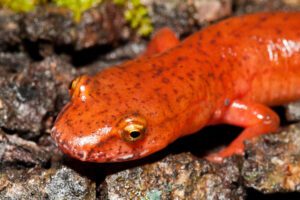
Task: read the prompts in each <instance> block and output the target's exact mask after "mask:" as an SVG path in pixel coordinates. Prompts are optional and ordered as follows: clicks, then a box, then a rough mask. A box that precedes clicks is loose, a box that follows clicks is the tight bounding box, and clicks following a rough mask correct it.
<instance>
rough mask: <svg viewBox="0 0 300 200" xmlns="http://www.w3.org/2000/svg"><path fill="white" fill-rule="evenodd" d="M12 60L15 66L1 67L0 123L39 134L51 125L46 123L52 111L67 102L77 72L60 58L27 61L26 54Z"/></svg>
mask: <svg viewBox="0 0 300 200" xmlns="http://www.w3.org/2000/svg"><path fill="white" fill-rule="evenodd" d="M2 57H4V55H3V54H2ZM10 59H13V61H11V62H7V64H12V65H13V66H7V67H4V68H3V69H1V70H0V71H1V76H0V126H1V127H4V128H5V129H8V130H12V131H19V132H30V133H34V135H35V134H38V133H39V132H40V131H41V130H42V129H47V128H49V127H45V126H44V125H47V123H46V124H45V122H46V121H47V118H48V117H51V116H49V113H51V112H53V113H54V111H55V110H56V109H57V108H56V106H58V107H60V108H61V107H62V104H65V103H66V100H67V95H68V94H67V91H68V90H67V87H68V85H69V82H70V81H71V80H72V79H73V77H74V74H75V71H74V70H72V67H71V66H70V64H68V63H66V62H64V61H63V60H61V59H59V58H58V57H48V58H47V59H45V60H44V61H42V62H38V63H31V62H29V61H28V60H26V59H24V60H23V57H22V56H11V57H10ZM17 59H20V60H17ZM0 60H1V58H0ZM6 60H8V59H7V58H6ZM3 63H4V61H3V60H2V64H3ZM63 99H65V100H63ZM59 104H60V105H59ZM49 125H51V124H49Z"/></svg>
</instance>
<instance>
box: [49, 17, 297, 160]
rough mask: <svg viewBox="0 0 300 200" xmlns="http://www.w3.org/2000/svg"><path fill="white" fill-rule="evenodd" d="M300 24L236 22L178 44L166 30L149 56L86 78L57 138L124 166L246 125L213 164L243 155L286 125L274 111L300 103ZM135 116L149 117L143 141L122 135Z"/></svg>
mask: <svg viewBox="0 0 300 200" xmlns="http://www.w3.org/2000/svg"><path fill="white" fill-rule="evenodd" d="M299 19H300V13H296V12H294V13H293V12H289V13H283V12H278V13H259V14H252V15H246V16H241V17H234V18H230V19H227V20H224V21H222V22H220V23H217V24H215V25H212V26H209V27H208V28H205V29H203V30H201V31H199V32H197V33H195V34H193V35H191V36H190V37H188V38H187V39H185V40H184V41H183V42H181V43H178V44H177V41H176V39H174V38H175V37H174V35H173V34H172V33H170V31H168V30H166V29H165V30H163V31H161V32H160V33H158V34H157V36H155V37H154V40H153V41H152V42H151V43H150V45H149V48H148V50H147V51H146V53H145V54H144V55H142V56H140V57H138V58H137V59H134V60H131V61H129V62H126V63H123V64H120V65H118V66H115V67H111V68H108V69H105V70H103V71H101V72H99V73H98V74H96V75H94V76H90V77H87V76H86V77H83V78H82V79H81V80H80V81H79V83H77V84H76V88H75V89H74V92H73V97H72V99H71V101H70V102H69V103H68V104H67V105H66V107H65V108H64V109H63V111H62V112H61V113H60V115H59V117H58V118H57V120H56V122H55V125H54V128H53V131H52V136H53V138H54V139H55V141H56V142H57V144H58V146H59V147H60V149H62V151H63V152H65V153H66V154H68V155H70V156H72V157H75V158H77V159H80V160H82V161H92V162H120V161H126V160H133V159H138V158H141V157H144V156H147V155H149V154H151V153H153V152H156V151H158V150H160V149H162V148H164V147H165V146H167V145H168V144H170V143H171V142H173V141H174V140H176V139H178V138H179V137H182V136H185V135H188V134H191V133H195V132H196V131H198V130H200V129H201V128H202V127H204V126H207V125H212V124H219V123H228V124H233V125H237V126H242V127H245V129H244V131H243V132H242V133H241V135H240V136H239V137H238V138H237V139H236V140H235V141H234V142H233V143H232V144H231V145H230V146H229V147H228V148H227V149H225V150H223V151H221V152H219V153H218V154H213V155H210V156H209V157H208V158H209V159H210V160H213V161H220V160H222V159H223V158H224V157H228V156H230V155H232V154H235V153H237V154H242V153H243V141H244V140H245V139H250V138H252V137H254V136H257V135H260V134H264V133H267V132H272V131H275V130H276V129H277V128H278V125H279V119H278V117H277V115H276V114H275V113H274V112H273V111H272V110H270V109H269V108H268V107H266V106H270V105H272V106H273V105H280V104H284V103H288V102H291V101H295V100H297V99H300V22H299ZM159 38H162V40H159ZM161 46H162V48H159V47H161ZM80 88H81V89H80ZM82 88H83V89H82ZM127 116H129V117H130V116H142V117H143V118H145V120H146V121H147V127H146V131H145V133H144V135H143V137H142V138H141V139H139V140H137V141H134V142H130V141H125V140H124V138H122V137H121V136H120V127H118V124H119V122H120V120H122V119H124V118H126V117H127Z"/></svg>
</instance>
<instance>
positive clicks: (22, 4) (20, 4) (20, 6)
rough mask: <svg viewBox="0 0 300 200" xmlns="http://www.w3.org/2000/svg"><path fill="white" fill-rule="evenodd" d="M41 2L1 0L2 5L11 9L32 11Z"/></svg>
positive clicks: (37, 0) (34, 0)
mask: <svg viewBox="0 0 300 200" xmlns="http://www.w3.org/2000/svg"><path fill="white" fill-rule="evenodd" d="M39 3H40V1H39V0H0V5H1V7H4V8H8V9H11V10H13V11H15V12H28V11H31V10H33V9H34V8H35V6H36V5H37V4H39Z"/></svg>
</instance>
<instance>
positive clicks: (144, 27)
mask: <svg viewBox="0 0 300 200" xmlns="http://www.w3.org/2000/svg"><path fill="white" fill-rule="evenodd" d="M115 1H122V0H115ZM123 1H124V0H123ZM127 8H128V9H126V11H125V13H124V15H125V19H126V20H127V21H128V22H129V23H130V26H131V27H132V28H134V29H137V31H138V34H139V35H142V36H147V35H149V34H150V33H151V32H152V31H153V26H152V23H151V20H150V17H149V15H148V10H147V8H146V7H145V6H144V5H143V4H141V2H140V0H130V1H128V2H127Z"/></svg>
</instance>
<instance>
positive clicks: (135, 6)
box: [0, 0, 153, 36]
mask: <svg viewBox="0 0 300 200" xmlns="http://www.w3.org/2000/svg"><path fill="white" fill-rule="evenodd" d="M103 1H104V0H0V6H1V7H5V8H9V9H11V10H13V11H16V12H28V11H31V10H33V9H34V8H35V6H36V5H41V4H44V3H46V2H49V3H53V4H54V5H56V6H59V7H65V8H67V9H70V10H71V11H72V13H73V15H74V20H75V21H80V18H81V15H82V13H83V12H84V11H86V10H88V9H89V8H91V7H94V6H97V5H99V4H100V3H102V2H103ZM112 1H113V3H114V4H116V5H118V6H122V7H124V9H125V12H124V17H125V19H126V20H127V22H128V23H129V24H130V27H131V28H133V29H136V30H137V32H138V34H139V35H141V36H148V35H149V34H150V33H151V32H152V31H153V26H152V23H151V19H150V17H149V15H148V10H147V8H146V6H144V5H143V4H142V3H141V2H140V0H112Z"/></svg>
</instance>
